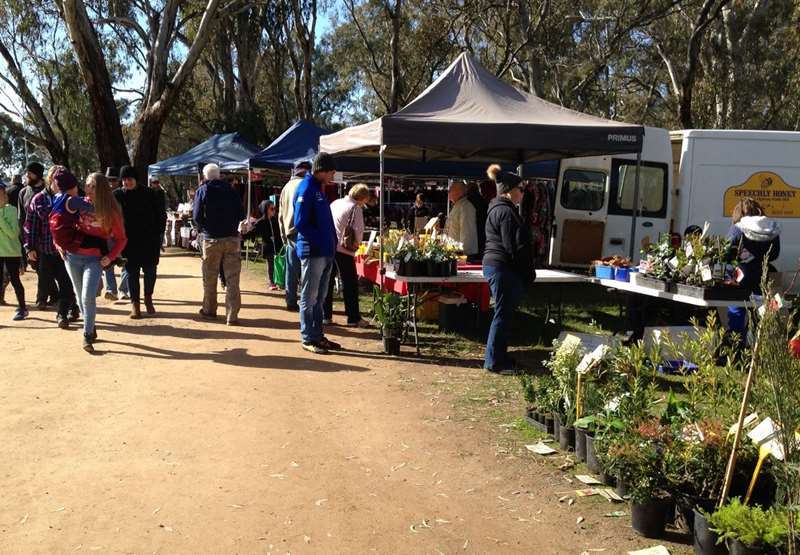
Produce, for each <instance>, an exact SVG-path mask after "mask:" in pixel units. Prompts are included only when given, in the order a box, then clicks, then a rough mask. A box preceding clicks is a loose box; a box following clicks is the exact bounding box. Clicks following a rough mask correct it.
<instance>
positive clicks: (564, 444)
mask: <svg viewBox="0 0 800 555" xmlns="http://www.w3.org/2000/svg"><path fill="white" fill-rule="evenodd" d="M558 445H559V447H561V450H562V451H569V450H570V449H572V450H573V451H574V450H575V428H573V427H572V426H564V425H563V424H562V425H561V428H560V429H559V430H558Z"/></svg>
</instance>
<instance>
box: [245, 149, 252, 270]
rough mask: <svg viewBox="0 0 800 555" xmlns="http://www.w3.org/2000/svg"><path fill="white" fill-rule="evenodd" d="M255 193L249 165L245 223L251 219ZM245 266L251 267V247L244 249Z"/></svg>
mask: <svg viewBox="0 0 800 555" xmlns="http://www.w3.org/2000/svg"><path fill="white" fill-rule="evenodd" d="M252 192H253V181H252V179H251V178H250V165H249V164H248V165H247V213H246V214H245V215H244V219H245V221H247V220H249V219H250V206H251V198H252ZM244 265H245V267H249V266H250V247H245V249H244Z"/></svg>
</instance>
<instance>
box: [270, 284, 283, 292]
mask: <svg viewBox="0 0 800 555" xmlns="http://www.w3.org/2000/svg"><path fill="white" fill-rule="evenodd" d="M278 289H280V287H278V286H277V285H270V286H269V290H270V291H277V290H278Z"/></svg>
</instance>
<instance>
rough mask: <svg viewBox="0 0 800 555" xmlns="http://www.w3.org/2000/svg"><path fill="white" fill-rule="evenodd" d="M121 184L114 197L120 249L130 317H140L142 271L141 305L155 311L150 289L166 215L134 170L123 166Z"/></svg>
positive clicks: (153, 285) (153, 312)
mask: <svg viewBox="0 0 800 555" xmlns="http://www.w3.org/2000/svg"><path fill="white" fill-rule="evenodd" d="M119 176H120V180H121V181H122V187H120V188H119V189H117V190H115V191H114V198H116V199H117V202H118V203H119V205H120V206H121V207H122V216H123V218H124V219H125V234H126V235H127V236H128V244H127V245H125V250H124V251H122V254H123V256H124V257H125V258H126V259H127V263H126V264H125V269H126V270H127V273H128V287H129V288H130V294H131V318H133V319H134V320H135V319H138V318H141V317H142V312H141V309H140V298H141V296H140V291H141V290H140V284H139V274H140V273H142V274H144V305H145V308H146V309H147V313H148V314H155V312H156V309H155V306H154V305H153V291H154V290H155V287H156V267H157V266H158V260H159V257H160V254H161V236H162V234H163V233H164V226H165V225H166V221H167V217H166V214H165V213H164V206H163V205H160V204H159V202H158V199H157V198H156V196H155V195H154V194H153V192H152V191H151V190H150V189H149V188H148V187H144V186H141V185H139V184H138V180H137V176H136V169H135V168H132V167H131V166H123V167H122V168H120V171H119Z"/></svg>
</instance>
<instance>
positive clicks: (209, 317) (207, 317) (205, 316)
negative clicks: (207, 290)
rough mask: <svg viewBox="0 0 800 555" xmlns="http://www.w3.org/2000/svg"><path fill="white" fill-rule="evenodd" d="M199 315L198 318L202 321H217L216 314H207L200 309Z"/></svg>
mask: <svg viewBox="0 0 800 555" xmlns="http://www.w3.org/2000/svg"><path fill="white" fill-rule="evenodd" d="M199 314H200V318H203V319H204V320H216V319H217V315H216V314H209V313H208V312H206V311H205V310H203V309H202V308H201V309H200V312H199Z"/></svg>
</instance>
